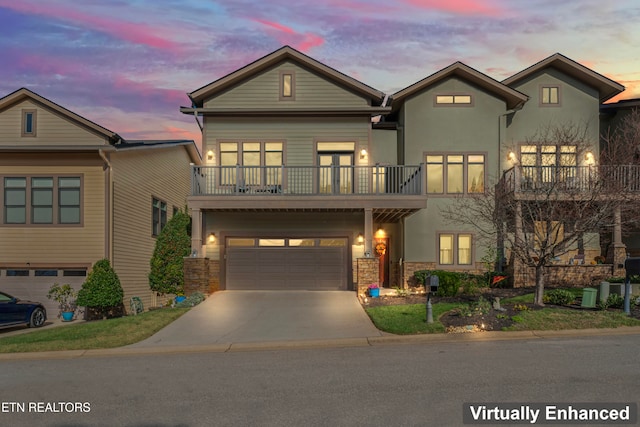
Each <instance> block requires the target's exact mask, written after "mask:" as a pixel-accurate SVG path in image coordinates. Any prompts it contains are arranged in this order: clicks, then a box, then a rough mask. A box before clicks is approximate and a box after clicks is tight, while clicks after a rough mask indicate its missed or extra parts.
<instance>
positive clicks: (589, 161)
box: [584, 151, 596, 165]
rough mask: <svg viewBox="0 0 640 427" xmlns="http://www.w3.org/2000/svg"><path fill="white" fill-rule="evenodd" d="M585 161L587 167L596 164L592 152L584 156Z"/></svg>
mask: <svg viewBox="0 0 640 427" xmlns="http://www.w3.org/2000/svg"><path fill="white" fill-rule="evenodd" d="M584 161H585V163H586V164H587V165H592V164H594V163H595V162H596V160H595V157H594V156H593V153H592V152H591V151H587V153H586V154H585V155H584Z"/></svg>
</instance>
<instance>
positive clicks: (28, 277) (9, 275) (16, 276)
mask: <svg viewBox="0 0 640 427" xmlns="http://www.w3.org/2000/svg"><path fill="white" fill-rule="evenodd" d="M86 275H87V270H86V269H68V268H66V269H64V270H62V269H60V270H58V269H54V268H52V269H46V270H45V269H43V270H33V269H31V270H26V269H25V270H21V269H6V270H2V271H1V272H0V290H2V291H4V292H6V293H8V294H10V295H12V296H14V297H17V298H20V299H22V300H30V301H36V302H39V303H41V304H42V305H44V307H45V308H46V309H47V318H48V319H55V318H56V316H58V311H59V310H58V303H57V302H55V301H53V300H50V299H48V298H47V293H48V292H49V288H50V287H51V285H53V284H55V283H58V284H60V285H64V284H67V283H68V284H69V285H71V287H72V288H73V289H74V290H75V291H76V292H77V291H79V290H80V288H81V287H82V283H84V281H85V279H86Z"/></svg>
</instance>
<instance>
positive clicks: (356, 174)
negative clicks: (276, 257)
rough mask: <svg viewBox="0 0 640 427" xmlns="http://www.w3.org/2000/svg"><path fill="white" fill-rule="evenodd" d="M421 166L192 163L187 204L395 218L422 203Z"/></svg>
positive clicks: (202, 207)
mask: <svg viewBox="0 0 640 427" xmlns="http://www.w3.org/2000/svg"><path fill="white" fill-rule="evenodd" d="M423 170H424V168H423V166H422V165H418V166H405V165H401V166H380V165H376V166H239V165H238V166H192V181H191V197H190V198H189V204H190V206H191V207H195V208H200V209H209V210H245V211H246V210H300V211H303V210H319V211H327V210H338V211H349V210H361V209H366V208H371V209H374V210H375V211H376V212H378V215H377V218H378V219H379V220H382V219H384V218H383V217H381V215H382V214H385V213H386V214H388V216H389V218H386V219H390V220H397V219H398V218H399V217H401V216H402V215H407V214H410V213H413V212H415V211H416V210H419V209H423V208H425V207H426V196H425V194H424V175H423Z"/></svg>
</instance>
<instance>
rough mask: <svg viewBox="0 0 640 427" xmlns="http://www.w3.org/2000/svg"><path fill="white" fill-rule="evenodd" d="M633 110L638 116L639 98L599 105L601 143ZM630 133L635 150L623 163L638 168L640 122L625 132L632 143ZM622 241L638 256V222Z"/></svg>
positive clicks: (639, 109)
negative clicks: (632, 129) (630, 130)
mask: <svg viewBox="0 0 640 427" xmlns="http://www.w3.org/2000/svg"><path fill="white" fill-rule="evenodd" d="M634 110H635V112H636V114H637V115H636V116H634V117H640V98H635V99H624V100H621V101H618V102H612V103H609V104H603V105H601V106H600V113H601V114H600V117H601V123H600V128H601V131H602V134H603V141H602V144H606V138H607V137H608V136H609V133H613V132H615V131H616V130H617V129H618V127H619V126H621V125H622V124H623V123H624V121H625V119H627V120H628V119H631V117H629V116H630V115H631V113H632V111H634ZM632 135H634V136H635V140H634V141H635V150H632V151H633V152H632V153H629V158H628V159H626V162H625V163H627V164H633V165H636V167H638V168H640V122H636V123H635V130H634V131H632V132H630V133H628V134H627V138H629V140H628V142H629V143H631V144H633V143H634V142H632V141H631V138H632V137H633V136H632ZM636 180H637V183H638V185H639V186H640V176H637V175H636ZM622 241H623V243H624V246H625V247H626V250H627V253H628V254H629V255H630V256H632V257H640V223H638V222H636V224H635V227H633V228H632V229H628V230H625V233H624V234H623V235H622Z"/></svg>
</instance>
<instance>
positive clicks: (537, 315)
mask: <svg viewBox="0 0 640 427" xmlns="http://www.w3.org/2000/svg"><path fill="white" fill-rule="evenodd" d="M517 320H518V321H517V322H516V323H515V324H513V325H512V326H511V327H509V328H508V330H509V331H557V330H562V329H591V328H617V327H619V326H640V320H638V319H634V318H632V317H629V316H627V315H626V314H624V313H623V312H621V311H600V310H597V311H595V310H567V309H561V308H550V307H547V308H543V309H542V310H527V311H522V312H520V314H518V317H517Z"/></svg>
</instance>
